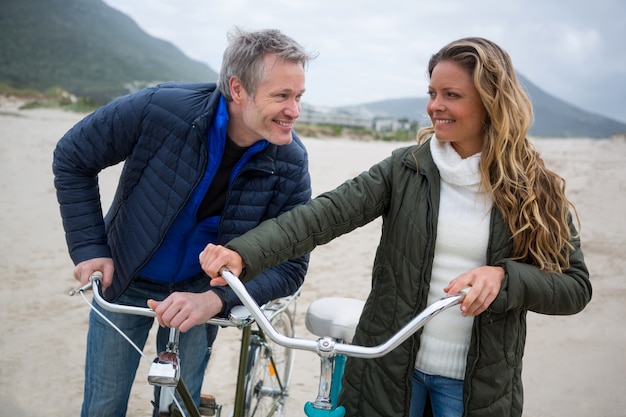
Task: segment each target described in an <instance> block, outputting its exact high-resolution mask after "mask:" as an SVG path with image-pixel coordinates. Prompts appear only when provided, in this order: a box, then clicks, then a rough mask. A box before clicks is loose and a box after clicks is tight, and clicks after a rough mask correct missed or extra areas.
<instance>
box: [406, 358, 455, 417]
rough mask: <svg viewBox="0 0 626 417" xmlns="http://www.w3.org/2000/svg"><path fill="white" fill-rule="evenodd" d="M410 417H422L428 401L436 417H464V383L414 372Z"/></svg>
mask: <svg viewBox="0 0 626 417" xmlns="http://www.w3.org/2000/svg"><path fill="white" fill-rule="evenodd" d="M411 383H412V389H411V410H410V411H409V416H410V417H422V416H423V415H424V409H425V408H426V401H428V398H429V397H430V405H431V407H432V410H433V415H434V417H461V416H462V415H463V381H462V380H459V379H451V378H446V377H444V376H438V375H429V374H425V373H423V372H420V371H418V370H417V369H416V370H415V371H414V372H413V378H412V381H411Z"/></svg>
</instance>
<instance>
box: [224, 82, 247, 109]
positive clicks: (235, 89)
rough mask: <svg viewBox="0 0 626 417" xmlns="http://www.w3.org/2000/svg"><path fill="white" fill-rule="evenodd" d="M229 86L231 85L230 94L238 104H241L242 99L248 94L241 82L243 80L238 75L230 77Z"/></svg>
mask: <svg viewBox="0 0 626 417" xmlns="http://www.w3.org/2000/svg"><path fill="white" fill-rule="evenodd" d="M228 86H229V87H230V95H231V97H232V98H233V101H234V102H235V103H237V104H241V100H242V99H243V97H244V96H245V94H246V90H245V88H243V85H242V84H241V81H240V80H239V78H237V77H230V80H228Z"/></svg>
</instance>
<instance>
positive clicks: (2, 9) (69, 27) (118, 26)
mask: <svg viewBox="0 0 626 417" xmlns="http://www.w3.org/2000/svg"><path fill="white" fill-rule="evenodd" d="M0 33H1V34H2V35H1V36H0V84H7V85H9V86H11V87H16V88H32V89H37V90H40V91H44V90H46V89H48V88H50V87H62V88H64V89H65V90H68V91H70V92H71V93H73V94H74V95H77V96H82V97H89V98H91V99H92V100H94V101H95V102H96V103H100V104H102V103H105V102H107V101H109V100H111V99H112V98H114V97H117V96H119V95H121V94H124V93H127V92H128V91H130V90H131V89H132V86H133V85H135V86H143V85H146V84H151V83H155V82H159V81H169V80H177V81H215V80H216V79H217V74H216V72H215V71H213V70H212V69H211V68H209V67H208V66H207V65H205V64H203V63H201V62H198V61H194V60H192V59H190V58H188V57H187V56H185V55H184V54H183V53H182V52H181V51H180V50H179V49H177V48H176V47H175V46H174V45H172V44H171V43H169V42H166V41H163V40H160V39H156V38H154V37H151V36H149V35H148V34H146V33H145V32H144V31H143V30H141V29H140V28H139V26H137V24H136V23H135V22H134V21H133V20H132V19H130V18H129V17H128V16H126V15H124V14H122V13H121V12H119V11H117V10H115V9H113V8H111V7H109V6H108V5H106V4H105V3H104V2H103V1H102V0H2V2H0Z"/></svg>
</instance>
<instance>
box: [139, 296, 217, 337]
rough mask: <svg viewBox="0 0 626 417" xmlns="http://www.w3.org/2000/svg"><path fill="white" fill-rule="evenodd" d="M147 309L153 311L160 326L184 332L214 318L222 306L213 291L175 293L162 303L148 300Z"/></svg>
mask: <svg viewBox="0 0 626 417" xmlns="http://www.w3.org/2000/svg"><path fill="white" fill-rule="evenodd" d="M148 307H150V308H151V309H152V310H154V312H155V313H156V317H157V320H158V321H159V324H160V325H161V326H163V327H175V328H177V329H179V330H180V331H181V332H186V331H188V330H189V329H191V328H192V327H194V326H197V325H199V324H203V323H206V322H207V321H209V320H210V319H212V318H213V317H215V315H216V314H218V313H219V312H220V311H222V308H223V304H222V300H221V299H220V298H219V297H218V296H217V294H215V292H213V291H207V292H204V293H190V292H175V293H172V294H171V295H170V296H168V297H167V298H166V299H165V300H163V301H155V300H148Z"/></svg>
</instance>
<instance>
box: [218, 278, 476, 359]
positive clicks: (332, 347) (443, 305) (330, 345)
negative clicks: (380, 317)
mask: <svg viewBox="0 0 626 417" xmlns="http://www.w3.org/2000/svg"><path fill="white" fill-rule="evenodd" d="M222 277H223V278H224V279H225V280H226V282H227V283H228V285H229V286H230V288H231V289H232V290H233V291H234V292H235V294H236V295H237V297H239V299H240V300H241V302H242V303H243V305H244V306H246V307H247V308H248V311H249V312H250V314H251V315H252V317H254V319H255V320H256V322H257V325H258V326H259V327H260V328H261V329H262V330H263V332H265V335H266V336H267V337H268V338H269V339H271V340H272V341H274V342H276V343H278V344H279V345H281V346H284V347H287V348H292V349H299V350H307V351H311V352H316V353H317V354H318V355H319V356H321V357H329V356H334V355H336V354H343V355H346V356H351V357H356V358H379V357H381V356H384V355H386V354H387V353H389V352H391V351H392V350H393V349H395V348H396V347H398V346H399V345H400V344H402V343H403V342H404V341H405V340H407V339H408V338H409V337H411V335H413V333H415V332H416V331H418V330H419V329H420V328H422V327H423V326H424V325H425V324H426V323H428V322H429V321H430V320H431V319H432V318H433V317H435V316H436V315H437V314H438V313H440V312H442V311H444V310H447V309H448V308H450V307H452V306H455V305H457V304H460V303H461V302H462V301H463V299H464V298H465V295H467V293H468V291H469V289H470V288H469V287H466V288H464V289H463V290H461V292H460V293H458V294H455V295H451V296H447V297H444V298H441V299H439V300H437V301H435V302H434V303H432V304H431V305H429V306H428V307H426V308H425V309H424V310H423V311H422V312H421V313H419V314H418V315H417V316H415V317H414V318H413V319H412V320H411V321H410V322H409V323H407V324H406V325H405V326H404V327H402V328H401V329H400V330H399V331H398V332H397V333H395V334H394V335H393V336H392V337H391V338H390V339H389V340H387V342H385V343H382V344H380V345H378V346H371V347H368V346H358V345H350V344H345V343H340V342H336V341H335V340H334V339H332V338H328V337H323V338H320V339H318V340H317V341H313V340H307V339H300V338H295V337H288V336H285V335H283V334H281V333H278V332H277V331H276V329H275V328H274V326H272V324H271V323H270V321H269V320H268V319H267V317H265V315H264V314H263V312H262V311H261V309H260V308H259V306H258V305H257V303H256V302H255V301H254V299H253V298H252V296H251V295H250V294H249V293H248V291H247V290H246V287H245V286H244V285H243V283H242V282H241V281H240V280H239V278H238V277H237V276H235V275H234V274H233V273H232V272H230V271H229V270H227V269H223V270H222Z"/></svg>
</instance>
